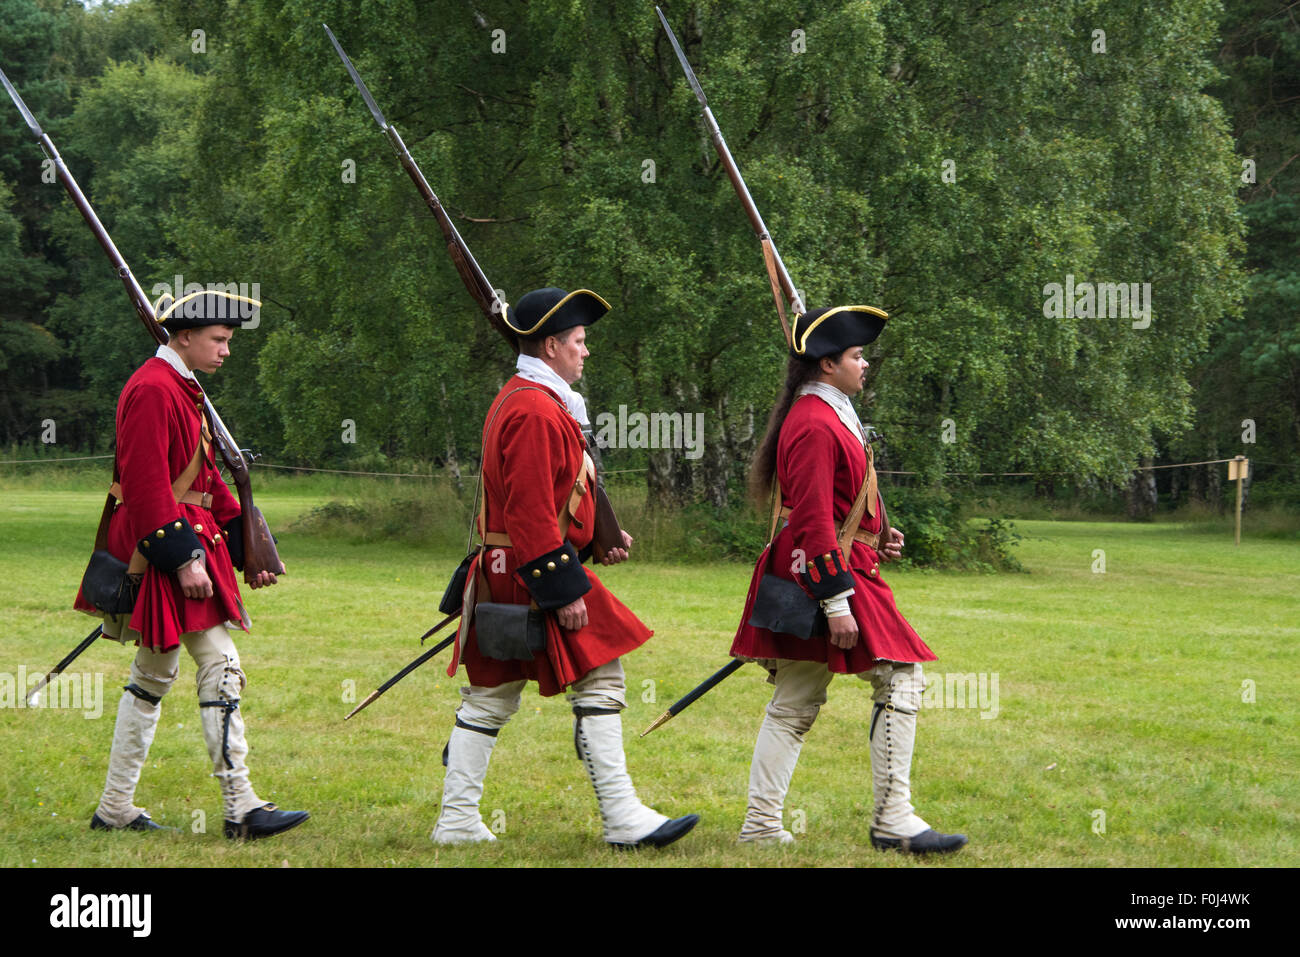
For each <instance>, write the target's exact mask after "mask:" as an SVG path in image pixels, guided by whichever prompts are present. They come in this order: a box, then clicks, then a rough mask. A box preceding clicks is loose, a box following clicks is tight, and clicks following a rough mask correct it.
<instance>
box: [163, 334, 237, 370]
mask: <svg viewBox="0 0 1300 957" xmlns="http://www.w3.org/2000/svg"><path fill="white" fill-rule="evenodd" d="M234 331H235V330H234V327H232V326H200V327H199V328H198V329H182V330H181V331H180V332H178V333H177V334H176V339H175V341H174V342H172V343H171V346H172V349H174V350H175V351H176V353H177V354H178V355H179V356H180V357H181V358H182V359H183V360H184V361H185V364H186V365H187V366H189V367H190V369H191V370H193V371H195V372H208V373H211V372H216V371H217V370H218V369H220V368H221V364H222V363H223V362H224V361H225V360H226V356H228V355H230V337H231V335H233V334H234Z"/></svg>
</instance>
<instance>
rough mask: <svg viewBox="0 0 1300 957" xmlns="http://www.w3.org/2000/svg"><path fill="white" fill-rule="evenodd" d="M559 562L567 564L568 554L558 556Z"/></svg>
mask: <svg viewBox="0 0 1300 957" xmlns="http://www.w3.org/2000/svg"><path fill="white" fill-rule="evenodd" d="M560 563H561V564H563V565H567V564H569V556H568V554H567V553H566V554H564V555H561V556H560Z"/></svg>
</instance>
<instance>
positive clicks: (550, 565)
mask: <svg viewBox="0 0 1300 957" xmlns="http://www.w3.org/2000/svg"><path fill="white" fill-rule="evenodd" d="M546 570H547V571H548V572H553V571H555V562H547V563H546Z"/></svg>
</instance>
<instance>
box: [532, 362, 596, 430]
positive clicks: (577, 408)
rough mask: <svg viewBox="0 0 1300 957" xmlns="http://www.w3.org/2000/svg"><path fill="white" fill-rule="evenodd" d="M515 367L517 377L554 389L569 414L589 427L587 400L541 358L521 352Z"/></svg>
mask: <svg viewBox="0 0 1300 957" xmlns="http://www.w3.org/2000/svg"><path fill="white" fill-rule="evenodd" d="M515 368H516V369H518V370H519V378H521V379H527V380H528V381H529V382H536V383H537V384H538V385H544V386H546V387H547V388H548V389H553V390H555V392H557V393H558V394H559V396H560V398H561V399H563V400H564V405H565V408H567V409H568V410H569V414H570V415H572V416H573V417H574V418H575V419H577V420H578V422H579V423H580V424H581V425H582V427H583V428H584V429H586V428H588V427H590V425H591V421H590V420H589V419H588V418H587V400H586V399H584V398H583V397H582V393H580V392H577V391H575V390H574V388H573V387H572V386H571V385H569V383H567V382H565V381H564V380H563V379H561V378H560V374H559V373H558V372H556V371H555V370H554V369H552V368H551V367H550V366H548V365H547V364H546V363H545V362H543V361H542V360H541V359H538V358H536V357H534V356H526V355H524V354H523V353H522V352H521V353H520V354H519V359H518V360H517V361H516V362H515Z"/></svg>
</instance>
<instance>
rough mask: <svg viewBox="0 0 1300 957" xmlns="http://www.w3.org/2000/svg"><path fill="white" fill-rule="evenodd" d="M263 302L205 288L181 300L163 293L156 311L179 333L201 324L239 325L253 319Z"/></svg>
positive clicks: (157, 316)
mask: <svg viewBox="0 0 1300 957" xmlns="http://www.w3.org/2000/svg"><path fill="white" fill-rule="evenodd" d="M261 305H262V304H261V303H260V302H258V301H257V300H256V299H249V298H248V297H247V296H240V295H237V294H236V293H233V292H214V291H213V290H211V289H205V290H203V291H201V292H192V293H189V294H188V295H184V296H181V297H180V298H179V299H173V298H172V297H171V296H167V295H164V296H163V297H162V298H160V299H159V300H158V301H157V302H156V303H154V307H153V314H154V318H155V319H157V320H158V324H159V325H161V326H162V327H163V328H164V329H166V330H167V331H168V332H179V331H180V330H182V329H197V328H199V327H200V326H238V325H240V324H241V323H243V322H244V321H245V320H248V319H251V318H252V317H253V316H254V315H255V310H256V309H258V308H260V307H261Z"/></svg>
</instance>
